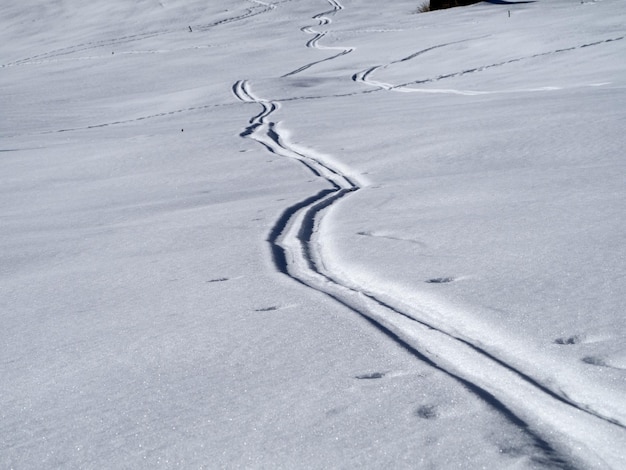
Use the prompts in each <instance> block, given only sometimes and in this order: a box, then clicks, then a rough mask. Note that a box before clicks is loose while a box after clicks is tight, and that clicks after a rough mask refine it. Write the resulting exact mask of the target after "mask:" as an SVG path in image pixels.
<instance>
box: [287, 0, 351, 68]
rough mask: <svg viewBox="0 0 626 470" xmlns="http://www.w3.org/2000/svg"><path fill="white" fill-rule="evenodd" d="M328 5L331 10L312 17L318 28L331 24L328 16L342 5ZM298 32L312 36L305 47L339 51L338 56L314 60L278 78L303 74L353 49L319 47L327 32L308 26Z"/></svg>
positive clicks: (331, 1) (335, 2)
mask: <svg viewBox="0 0 626 470" xmlns="http://www.w3.org/2000/svg"><path fill="white" fill-rule="evenodd" d="M327 1H328V3H330V5H331V6H332V10H328V11H325V12H322V13H319V14H317V15H315V16H314V17H313V19H315V20H317V21H318V22H319V26H325V25H328V24H330V23H331V19H330V16H332V15H334V14H335V13H337V12H338V11H340V10H343V5H341V3H339V2H337V1H336V0H327ZM300 31H302V32H303V33H307V34H313V35H314V36H313V39H311V40H309V41H308V42H307V43H306V47H310V48H313V49H320V50H327V51H331V50H339V51H340V52H339V53H338V54H335V55H332V56H330V57H326V58H324V59H321V60H316V61H315V62H310V63H308V64H306V65H303V66H302V67H298V68H297V69H295V70H292V71H291V72H288V73H286V74H285V75H282V76H281V77H280V78H286V77H291V76H293V75H296V74H298V73H300V72H303V71H304V70H307V69H310V68H311V67H313V66H314V65H317V64H321V63H322V62H327V61H329V60H333V59H337V58H339V57H341V56H344V55H346V54H350V53H351V52H352V51H353V50H354V48H352V47H327V46H321V45H320V44H319V42H320V40H321V39H322V38H323V37H324V36H326V35H327V34H328V31H322V32H318V31H315V30H314V29H313V28H311V27H310V26H306V27H304V28H302V29H301V30H300Z"/></svg>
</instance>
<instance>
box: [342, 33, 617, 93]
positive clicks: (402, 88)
mask: <svg viewBox="0 0 626 470" xmlns="http://www.w3.org/2000/svg"><path fill="white" fill-rule="evenodd" d="M625 37H626V36H619V37H614V38H608V39H603V40H600V41H595V42H591V43H587V44H581V45H576V46H571V47H565V48H561V49H555V50H552V51H547V52H540V53H538V54H532V55H529V56H524V57H516V58H514V59H509V60H505V61H502V62H496V63H493V64H487V65H481V66H479V67H473V68H470V69H465V70H461V71H459V72H452V73H447V74H443V75H439V76H437V77H432V78H425V79H422V80H413V81H410V82H406V83H402V84H391V83H385V82H380V81H375V80H372V79H371V78H370V76H372V75H373V74H374V72H376V71H378V70H382V69H386V68H388V67H390V66H392V65H395V64H399V63H401V62H406V61H408V60H412V59H414V58H416V57H418V56H420V55H422V54H424V53H427V52H430V51H432V50H435V49H440V48H443V47H446V46H451V45H453V44H458V43H462V42H467V41H471V40H472V39H467V40H465V41H455V42H451V43H445V44H440V45H437V46H432V47H429V48H426V49H422V50H420V51H417V52H415V53H413V54H411V55H409V56H407V57H404V58H402V59H399V60H394V61H392V62H389V63H387V64H384V65H375V66H373V67H369V68H367V69H365V70H362V71H360V72H357V73H355V74H354V75H352V80H353V81H355V82H358V83H363V84H364V85H368V86H372V87H375V88H376V89H379V90H380V89H383V90H388V91H398V92H404V93H451V94H463V95H482V94H494V93H508V92H520V91H546V90H552V89H560V88H554V87H544V88H539V89H530V90H507V91H470V90H454V89H446V90H442V89H420V88H410V87H409V85H423V84H426V83H436V82H440V81H442V80H445V79H448V78H456V77H461V76H463V75H467V74H471V73H477V72H483V71H485V70H489V69H492V68H496V67H503V66H505V65H509V64H513V63H516V62H523V61H526V60H532V59H537V58H539V57H545V56H550V55H554V54H562V53H564V52H572V51H576V50H581V49H585V48H588V47H594V46H600V45H604V44H607V43H612V42H615V41H622V40H623V39H624V38H625ZM482 38H483V37H481V38H476V39H482Z"/></svg>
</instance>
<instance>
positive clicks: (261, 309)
mask: <svg viewBox="0 0 626 470" xmlns="http://www.w3.org/2000/svg"><path fill="white" fill-rule="evenodd" d="M274 310H278V307H277V306H276V305H272V306H271V307H263V308H255V309H254V311H255V312H272V311H274Z"/></svg>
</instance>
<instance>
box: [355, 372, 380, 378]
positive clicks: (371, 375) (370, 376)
mask: <svg viewBox="0 0 626 470" xmlns="http://www.w3.org/2000/svg"><path fill="white" fill-rule="evenodd" d="M385 375H386V374H385V372H372V373H370V374H361V375H357V376H355V379H359V380H371V379H382V378H383V377H384V376H385Z"/></svg>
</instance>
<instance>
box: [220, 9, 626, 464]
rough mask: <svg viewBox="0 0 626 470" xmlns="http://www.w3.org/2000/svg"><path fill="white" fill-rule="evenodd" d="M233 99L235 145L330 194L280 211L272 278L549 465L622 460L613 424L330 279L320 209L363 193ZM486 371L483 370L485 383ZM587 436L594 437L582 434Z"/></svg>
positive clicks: (438, 328) (456, 338)
mask: <svg viewBox="0 0 626 470" xmlns="http://www.w3.org/2000/svg"><path fill="white" fill-rule="evenodd" d="M327 1H328V2H329V3H330V4H331V5H333V8H334V9H333V10H332V12H336V11H337V10H338V9H340V8H342V7H341V6H340V5H339V4H338V3H337V2H335V1H333V0H327ZM327 14H329V13H328V12H326V13H322V14H320V15H316V18H317V19H320V18H321V20H320V21H321V22H320V24H327V23H326V22H325V21H329V20H328V18H326V17H325V15H327ZM305 32H306V30H305ZM317 34H318V35H317V36H316V37H314V38H313V39H312V40H310V41H309V43H308V45H309V47H318V48H319V46H317V41H319V40H320V39H321V37H323V35H322V36H319V34H321V33H317ZM451 44H452V43H451ZM446 45H448V44H443V45H439V46H434V47H432V48H429V49H426V50H423V51H419V52H417V53H414V54H411V55H410V56H407V57H405V58H404V59H401V60H399V61H395V62H394V63H398V62H402V61H406V60H411V59H413V58H415V57H417V56H418V55H420V54H422V53H425V52H427V51H429V50H433V49H436V48H440V47H444V46H446ZM340 55H343V54H340ZM340 55H336V56H333V58H337V57H339V56H340ZM325 60H330V59H325ZM317 63H320V61H318V62H314V63H311V64H308V65H307V66H304V67H300V68H299V69H296V70H294V71H293V72H290V73H289V74H287V75H285V76H289V75H293V74H295V73H299V72H301V71H303V70H306V69H308V68H310V67H311V66H313V65H315V64H317ZM493 66H496V64H494V65H493ZM378 68H380V66H379V67H372V68H370V69H367V70H366V71H364V72H362V73H361V74H360V75H359V74H355V75H354V76H353V79H354V80H355V81H360V80H362V81H364V82H365V83H367V82H366V80H367V79H368V75H371V74H372V73H373V72H374V71H375V70H377V69H378ZM359 79H360V80H359ZM368 84H370V83H368ZM232 92H233V94H234V95H235V96H236V97H237V99H238V100H239V101H241V102H244V103H253V104H256V105H259V106H261V111H260V112H259V113H257V114H256V115H254V116H253V117H252V118H250V120H249V122H248V126H247V127H246V128H245V129H244V131H243V132H241V134H240V135H241V137H244V138H251V139H253V140H255V141H256V142H258V143H259V144H261V145H262V146H263V147H265V148H266V149H267V151H269V152H271V153H273V154H275V155H278V156H281V157H285V158H291V159H294V160H296V161H298V162H300V163H301V164H303V165H305V166H306V167H307V168H308V169H309V170H310V171H311V172H312V173H313V174H314V175H316V176H317V177H320V178H322V179H324V180H326V181H327V182H328V184H329V185H330V188H328V189H325V190H322V191H319V192H318V193H316V194H314V195H311V196H309V197H307V198H306V199H304V200H302V201H299V202H297V203H295V204H293V205H291V206H289V207H288V208H286V209H285V210H284V211H283V213H282V214H281V215H280V217H279V218H278V220H277V221H276V223H275V224H274V226H273V227H272V229H271V230H270V233H269V235H268V238H267V241H268V243H269V244H270V247H271V251H272V257H273V261H274V264H275V266H276V268H277V269H278V271H280V272H281V273H284V274H285V275H287V276H289V277H291V278H292V279H294V280H295V281H297V282H299V283H301V284H303V285H305V286H307V287H309V288H311V289H314V290H316V291H319V292H321V293H323V294H326V295H328V296H329V297H331V298H333V299H334V300H336V301H338V302H339V303H341V304H343V305H344V306H346V307H348V308H350V309H351V310H353V311H354V312H356V313H358V314H359V315H361V316H363V317H364V318H366V319H367V320H368V321H370V322H371V324H372V325H374V326H375V327H376V328H378V329H379V330H381V331H382V332H384V333H385V334H387V335H388V336H389V337H391V338H393V339H394V340H395V341H397V342H398V343H399V344H401V345H403V346H405V347H406V348H407V349H408V350H409V351H411V352H412V353H413V354H414V355H415V356H417V357H419V358H420V359H422V360H424V361H426V362H427V363H428V364H430V365H432V366H433V367H435V368H437V369H439V370H441V371H443V372H445V373H447V374H448V375H450V376H451V377H453V378H455V379H457V380H458V381H460V382H461V383H462V384H463V385H465V386H466V387H467V388H468V389H469V390H471V391H472V392H473V393H475V394H476V395H477V396H479V397H480V398H482V399H483V400H485V401H486V402H487V403H489V404H490V405H491V406H493V407H494V409H496V410H498V411H499V412H501V413H502V415H503V416H504V417H505V418H507V419H508V420H509V421H510V422H511V423H513V424H514V425H516V426H518V427H519V428H520V429H522V430H523V431H524V432H526V433H527V435H528V436H529V437H531V438H532V439H533V440H534V442H535V445H536V447H537V448H538V449H539V450H540V451H541V452H543V453H544V455H545V456H546V458H548V459H549V461H550V463H551V466H553V467H556V468H573V467H574V466H578V465H583V466H587V465H589V466H597V465H600V464H601V462H602V463H604V464H605V465H613V464H615V463H616V462H617V463H618V464H620V463H623V457H621V456H620V455H619V453H620V450H619V449H620V448H621V444H623V439H620V436H619V435H617V436H616V433H615V432H614V431H615V428H616V427H617V428H618V429H622V430H623V429H624V425H623V424H622V423H620V422H619V421H617V420H615V419H612V418H610V417H606V416H602V415H601V414H600V413H598V412H596V411H594V410H591V409H589V408H588V407H587V406H585V405H581V404H579V403H576V402H574V401H572V400H570V399H569V398H568V397H567V396H565V395H564V394H560V393H558V392H555V391H553V390H551V389H550V388H549V387H548V386H546V385H545V384H542V383H540V382H538V381H537V380H536V379H534V378H532V377H531V376H529V375H527V374H525V373H524V372H522V371H520V370H518V369H516V368H515V367H514V366H512V365H510V364H508V363H506V362H505V361H504V360H502V359H500V358H498V357H496V356H495V355H493V354H492V353H490V352H489V351H487V350H485V349H484V348H483V347H482V346H481V345H480V343H477V342H475V341H473V340H472V339H471V338H467V337H464V336H462V335H460V334H458V333H455V332H454V330H452V329H449V328H447V327H445V325H444V326H442V325H438V324H435V323H434V322H433V321H432V320H428V318H429V315H423V314H421V313H422V312H420V311H419V310H416V309H415V308H412V307H409V306H407V305H404V304H403V303H402V302H401V301H398V300H397V299H388V298H387V297H386V296H385V295H382V294H378V293H375V292H373V291H372V290H371V289H369V288H363V287H362V286H359V285H356V284H354V283H352V282H351V281H350V280H349V279H345V278H342V277H340V276H338V275H337V274H334V273H333V272H330V271H329V270H328V269H327V268H326V266H325V264H324V261H323V259H322V254H321V251H320V249H319V246H320V244H321V240H320V239H319V227H320V226H321V224H322V223H323V220H324V215H325V213H326V211H327V209H329V208H330V207H331V206H333V205H334V204H336V203H338V202H339V201H341V200H345V198H346V197H348V196H349V195H350V194H353V193H355V192H357V191H359V190H360V189H361V188H362V186H361V185H360V184H359V182H358V178H357V177H356V175H350V174H349V171H346V170H340V169H338V168H336V167H335V165H333V164H332V163H329V162H328V161H327V160H328V159H327V158H324V157H321V156H319V155H317V154H316V153H315V152H314V151H312V150H303V149H300V148H298V147H297V146H295V145H293V144H292V143H291V142H290V141H289V134H288V132H287V131H286V130H285V129H282V128H281V126H280V125H279V123H276V122H274V121H272V120H271V118H272V115H273V114H274V113H275V112H277V111H278V110H279V109H280V103H279V102H278V101H272V100H267V99H263V98H260V97H258V96H256V95H255V94H254V93H253V92H252V90H251V88H250V84H249V82H248V81H247V80H239V81H237V82H236V83H235V84H234V85H233V87H232ZM285 101H286V100H285ZM486 370H488V371H489V375H488V376H486V374H485V371H486ZM590 429H593V431H594V432H593V433H590V432H589V430H590ZM607 443H609V445H610V448H612V449H615V454H614V455H609V456H605V457H602V456H601V449H603V448H604V447H605V446H606V445H607ZM604 458H608V459H609V461H610V463H607V462H604V461H603V459H604ZM567 460H570V462H569V463H568V462H567Z"/></svg>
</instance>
